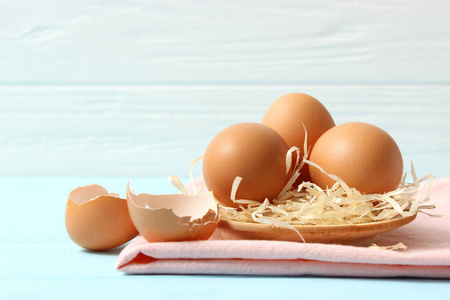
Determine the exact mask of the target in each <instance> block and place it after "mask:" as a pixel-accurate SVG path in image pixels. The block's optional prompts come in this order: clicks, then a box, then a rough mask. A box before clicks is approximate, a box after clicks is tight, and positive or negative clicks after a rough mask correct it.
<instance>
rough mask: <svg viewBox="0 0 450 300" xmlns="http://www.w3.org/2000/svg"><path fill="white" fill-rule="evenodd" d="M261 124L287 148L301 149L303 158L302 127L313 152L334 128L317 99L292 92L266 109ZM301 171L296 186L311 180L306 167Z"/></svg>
mask: <svg viewBox="0 0 450 300" xmlns="http://www.w3.org/2000/svg"><path fill="white" fill-rule="evenodd" d="M262 123H263V124H265V125H267V126H269V127H270V128H273V129H274V130H275V131H276V132H278V133H279V134H280V135H281V137H282V138H283V139H284V140H285V141H286V144H287V146H288V148H291V147H292V146H296V147H298V148H300V150H301V156H303V145H304V141H305V128H306V130H307V134H308V137H307V147H308V148H311V149H312V147H313V146H314V144H315V143H316V141H317V139H318V138H319V137H320V136H321V135H322V134H323V133H324V132H325V131H327V130H328V129H330V128H332V127H333V126H335V123H334V120H333V118H332V117H331V115H330V113H329V112H328V110H327V109H326V108H325V106H324V105H323V104H322V103H321V102H320V101H319V100H317V99H316V98H314V97H312V96H310V95H307V94H303V93H291V94H287V95H284V96H282V97H280V98H278V99H277V100H276V101H275V102H274V103H273V104H272V105H271V106H270V107H269V109H268V110H267V112H266V114H265V115H264V118H263V120H262ZM303 125H304V126H305V127H303ZM300 172H301V174H300V177H299V179H298V180H297V182H298V183H300V182H302V181H309V180H310V176H309V170H308V166H307V165H305V166H304V167H303V168H302V169H301V171H300Z"/></svg>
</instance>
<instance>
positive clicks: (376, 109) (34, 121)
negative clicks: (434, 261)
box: [0, 85, 450, 177]
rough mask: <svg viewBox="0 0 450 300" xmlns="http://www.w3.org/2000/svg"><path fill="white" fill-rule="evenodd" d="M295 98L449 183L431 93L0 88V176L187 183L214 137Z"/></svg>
mask: <svg viewBox="0 0 450 300" xmlns="http://www.w3.org/2000/svg"><path fill="white" fill-rule="evenodd" d="M298 91H301V92H305V93H308V94H310V95H313V96H315V97H316V98H318V99H319V100H320V101H321V102H322V103H323V104H324V105H325V106H326V107H327V108H328V110H329V111H330V113H331V115H332V116H333V118H334V119H335V121H336V123H337V124H339V123H344V122H350V121H362V122H368V123H372V124H374V125H377V126H379V127H381V128H383V129H384V130H386V131H387V132H388V133H390V134H391V135H392V136H393V137H394V139H395V140H396V141H397V143H398V145H399V147H400V149H401V151H402V153H403V157H404V162H405V169H406V170H409V169H410V168H409V164H410V160H413V162H414V164H415V166H416V169H417V171H418V173H419V175H426V174H428V173H429V172H434V173H435V174H436V175H438V176H448V175H449V171H448V166H449V165H450V136H449V134H448V131H449V129H450V117H449V115H450V106H449V104H450V87H449V86H432V85H422V86H327V85H322V86H287V85H285V86H256V85H255V86H248V85H247V86H223V85H222V86H27V87H23V86H1V87H0V106H1V110H0V166H1V169H0V175H22V176H34V175H36V176H46V175H47V176H50V175H52V176H133V177H137V176H144V177H148V176H158V177H159V176H163V177H165V176H167V175H170V174H173V175H178V176H188V172H189V165H190V163H191V161H192V160H194V159H195V158H197V157H199V156H200V155H202V154H203V151H204V150H205V148H206V146H207V145H208V143H209V141H210V140H211V139H212V138H213V137H214V136H215V135H216V134H217V133H218V132H219V131H221V130H222V129H224V128H225V127H227V126H229V125H232V124H235V123H239V122H247V121H250V122H260V121H261V120H262V117H263V115H264V113H265V111H266V109H267V108H268V107H269V106H270V104H271V103H272V102H273V101H275V100H276V99H277V98H278V97H280V96H281V95H284V94H286V93H289V92H298ZM198 167H199V166H198ZM194 171H195V172H196V174H197V175H198V174H199V172H200V169H199V168H196V169H194Z"/></svg>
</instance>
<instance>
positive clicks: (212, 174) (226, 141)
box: [203, 123, 290, 207]
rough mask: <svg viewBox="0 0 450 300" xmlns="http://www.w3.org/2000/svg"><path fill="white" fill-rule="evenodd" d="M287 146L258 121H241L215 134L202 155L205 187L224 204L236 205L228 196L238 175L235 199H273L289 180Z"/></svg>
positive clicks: (273, 131)
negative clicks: (240, 178) (238, 182)
mask: <svg viewBox="0 0 450 300" xmlns="http://www.w3.org/2000/svg"><path fill="white" fill-rule="evenodd" d="M287 151H288V147H287V145H286V143H285V141H284V140H283V138H282V137H281V136H280V135H279V134H278V133H277V132H276V131H275V130H273V129H271V128H270V127H267V126H266V125H263V124H259V123H240V124H236V125H233V126H230V127H228V128H226V129H224V130H223V131H221V132H220V133H219V134H217V135H216V136H215V137H214V138H213V140H212V141H211V142H210V144H209V145H208V147H207V149H206V151H205V155H204V157H203V177H204V179H205V183H206V187H207V188H208V190H210V191H212V192H213V194H214V196H215V197H216V199H217V200H218V201H219V202H220V203H221V204H222V205H224V206H230V207H237V206H238V205H237V204H236V203H234V202H233V201H232V200H231V199H230V195H231V187H232V185H233V181H234V180H235V178H236V177H237V176H240V177H242V178H243V179H242V181H241V183H240V185H239V188H238V190H237V193H236V199H251V200H256V201H261V202H262V201H264V199H265V198H269V200H271V199H273V198H274V197H276V196H277V195H278V193H279V192H280V191H281V190H282V189H283V187H284V185H285V184H286V183H287V181H288V179H289V175H290V173H289V174H286V154H287Z"/></svg>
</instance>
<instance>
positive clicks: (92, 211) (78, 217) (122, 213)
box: [65, 184, 138, 250]
mask: <svg viewBox="0 0 450 300" xmlns="http://www.w3.org/2000/svg"><path fill="white" fill-rule="evenodd" d="M65 222H66V229H67V233H68V234H69V236H70V238H71V239H72V240H73V241H74V242H75V243H76V244H77V245H79V246H81V247H83V248H86V249H89V250H107V249H112V248H115V247H117V246H120V245H122V244H124V243H126V242H128V241H130V240H131V239H133V238H134V237H136V236H137V235H138V232H137V230H136V228H135V227H134V225H133V223H132V222H131V218H130V214H129V213H128V207H127V201H126V199H122V198H120V197H119V195H117V194H112V193H111V194H110V193H108V191H107V190H106V189H105V188H104V187H102V186H100V185H97V184H93V185H88V186H83V187H78V188H76V189H74V190H73V191H71V192H70V194H69V199H68V201H67V205H66V214H65Z"/></svg>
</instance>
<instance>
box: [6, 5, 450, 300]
mask: <svg viewBox="0 0 450 300" xmlns="http://www.w3.org/2000/svg"><path fill="white" fill-rule="evenodd" d="M449 9H450V2H449V1H447V0H435V1H432V3H430V1H420V0H414V1H402V0H393V1H332V0H323V1H288V0H284V1H259V0H258V1H257V0H246V1H181V0H174V1H164V0H151V1H150V0H144V1H122V0H109V1H103V0H91V1H57V0H47V1H45V3H44V2H43V1H29V0H15V1H0V255H1V263H0V270H1V271H2V272H1V275H0V300H3V299H82V300H87V299H95V300H98V299H126V300H134V299H139V298H148V299H187V300H188V299H208V300H211V299H227V300H229V299H233V300H234V299H271V300H273V299H297V298H298V299H346V300H348V299H377V300H384V299H420V300H422V299H424V298H427V299H428V298H430V299H450V281H445V280H424V279H407V278H406V279H359V278H321V277H307V276H306V277H240V276H129V275H125V274H123V273H121V272H119V271H117V270H116V268H115V265H116V261H117V258H118V254H119V252H120V250H121V248H118V249H114V250H111V251H108V252H103V253H92V252H88V251H85V250H82V249H80V248H79V247H78V246H76V245H75V244H74V243H72V241H71V240H70V239H69V237H68V236H67V234H66V231H65V226H64V209H65V205H66V199H67V196H68V194H69V192H70V191H71V190H72V189H73V188H75V187H77V186H82V185H87V184H92V183H97V184H102V185H104V186H105V187H106V188H107V189H108V190H110V191H112V192H118V193H120V194H121V195H122V196H124V195H125V186H126V182H127V181H128V180H130V181H131V183H132V186H133V188H134V189H135V190H136V191H150V190H151V191H152V192H153V193H170V192H177V191H176V190H175V189H174V188H173V187H172V186H171V185H170V184H169V183H168V182H167V181H166V179H165V176H167V175H171V174H173V175H179V176H188V169H189V164H190V162H191V161H192V160H194V159H195V158H197V157H198V156H200V155H201V154H202V153H203V151H204V149H205V147H206V146H207V144H208V142H209V141H210V140H211V139H212V138H213V137H214V135H216V134H217V133H218V132H219V131H220V130H222V129H224V128H225V127H227V126H229V125H232V124H235V123H238V122H248V121H250V122H260V121H261V119H262V117H263V116H264V113H265V111H266V110H267V108H268V107H269V106H270V104H271V103H273V101H275V100H276V99H277V98H278V97H280V96H282V95H284V94H286V93H291V92H304V93H307V94H311V95H313V96H314V97H316V98H317V99H319V100H320V101H322V103H323V104H324V105H325V106H326V107H327V108H328V109H329V111H330V113H331V114H332V116H333V118H334V120H335V122H336V123H337V124H340V123H344V122H351V121H362V122H368V123H372V124H374V125H377V126H379V127H381V128H383V129H384V130H386V131H387V132H389V134H391V135H392V136H393V137H394V139H395V140H396V141H397V143H398V144H399V147H400V149H401V150H402V153H403V157H404V163H405V168H406V170H409V163H410V160H413V161H414V164H415V166H416V171H417V172H418V174H420V176H424V175H426V174H428V173H429V172H433V173H434V174H435V175H436V176H438V177H443V176H450V169H449V166H450V151H449V149H450V135H449V131H450V118H449V115H450V105H449V103H450V56H449V54H450V43H449V39H450V32H449V30H448V28H449V27H450V18H449V17H448V12H449ZM196 173H197V174H199V172H198V169H197V172H196ZM74 176H77V177H74ZM88 176H97V177H96V178H92V177H91V178H90V177H88ZM135 176H140V178H133V177H135Z"/></svg>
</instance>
